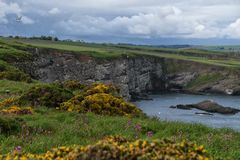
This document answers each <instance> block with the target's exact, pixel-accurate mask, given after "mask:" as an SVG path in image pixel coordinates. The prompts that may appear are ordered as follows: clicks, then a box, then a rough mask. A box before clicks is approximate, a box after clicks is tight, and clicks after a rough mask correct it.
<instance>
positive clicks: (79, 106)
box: [59, 84, 142, 116]
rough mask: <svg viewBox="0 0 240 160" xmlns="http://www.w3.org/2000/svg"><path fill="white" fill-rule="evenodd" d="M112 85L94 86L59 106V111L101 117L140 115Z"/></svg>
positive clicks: (138, 110) (139, 111)
mask: <svg viewBox="0 0 240 160" xmlns="http://www.w3.org/2000/svg"><path fill="white" fill-rule="evenodd" d="M117 93H118V91H117V89H116V88H115V87H114V86H113V85H104V84H94V85H93V86H91V87H89V88H88V89H87V90H86V91H85V92H83V93H82V94H78V95H76V96H75V97H73V98H72V99H70V100H69V101H67V102H63V103H62V104H61V105H60V108H59V109H60V110H67V111H77V112H79V113H86V112H93V113H96V114H103V115H121V116H123V115H125V116H130V115H131V116H132V115H133V116H137V115H140V114H142V112H141V110H140V109H138V108H137V107H136V106H135V105H133V104H131V103H129V102H126V101H125V100H124V99H123V98H122V97H117V96H114V95H116V94H117Z"/></svg>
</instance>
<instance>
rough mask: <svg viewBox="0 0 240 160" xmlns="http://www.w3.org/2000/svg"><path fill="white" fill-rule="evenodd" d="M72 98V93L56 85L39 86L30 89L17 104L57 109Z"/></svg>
mask: <svg viewBox="0 0 240 160" xmlns="http://www.w3.org/2000/svg"><path fill="white" fill-rule="evenodd" d="M72 97H73V94H72V92H70V91H69V90H66V89H62V88H59V87H58V86H56V85H50V84H41V85H36V86H33V87H32V88H30V89H29V90H28V91H27V92H26V93H24V94H23V95H22V96H21V97H20V98H19V101H18V102H19V104H29V103H30V104H31V105H32V106H46V107H58V106H59V105H60V104H61V103H62V102H65V101H67V100H69V99H70V98H72Z"/></svg>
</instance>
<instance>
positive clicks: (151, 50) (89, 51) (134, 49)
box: [0, 38, 240, 68]
mask: <svg viewBox="0 0 240 160" xmlns="http://www.w3.org/2000/svg"><path fill="white" fill-rule="evenodd" d="M0 40H1V41H3V42H5V43H7V44H10V45H12V46H16V45H18V46H19V45H20V46H21V47H23V46H26V47H39V48H51V49H58V50H64V51H70V52H75V53H77V54H86V55H90V56H93V57H97V58H114V57H120V56H122V55H125V56H130V57H131V56H139V55H150V56H156V57H163V58H170V59H179V60H187V61H194V62H199V63H206V64H211V65H217V66H224V67H232V68H240V55H239V56H236V54H226V53H225V52H220V51H210V48H209V49H208V50H206V49H207V48H208V47H206V48H199V49H194V48H176V49H175V48H159V47H154V46H137V45H126V44H121V45H115V44H95V43H81V42H63V41H57V42H55V41H46V40H30V39H6V38H4V39H0ZM239 47H240V46H239ZM236 48H237V46H236Z"/></svg>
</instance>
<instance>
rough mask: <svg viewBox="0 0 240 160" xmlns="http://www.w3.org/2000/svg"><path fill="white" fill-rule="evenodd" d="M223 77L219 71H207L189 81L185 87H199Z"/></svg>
mask: <svg viewBox="0 0 240 160" xmlns="http://www.w3.org/2000/svg"><path fill="white" fill-rule="evenodd" d="M221 79H223V75H221V74H220V73H212V74H210V73H207V74H203V75H199V76H197V77H196V78H195V79H194V80H193V81H191V82H190V83H189V84H188V86H186V88H188V89H193V87H200V86H202V85H205V84H211V83H212V82H217V81H219V80H221Z"/></svg>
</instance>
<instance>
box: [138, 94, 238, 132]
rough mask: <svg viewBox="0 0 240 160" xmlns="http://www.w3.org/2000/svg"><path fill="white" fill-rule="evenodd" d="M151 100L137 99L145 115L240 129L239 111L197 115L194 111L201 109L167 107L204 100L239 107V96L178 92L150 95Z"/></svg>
mask: <svg viewBox="0 0 240 160" xmlns="http://www.w3.org/2000/svg"><path fill="white" fill-rule="evenodd" d="M150 98H152V99H153V100H150V101H146V100H142V101H138V102H136V105H137V106H139V107H140V108H141V109H142V110H143V111H144V112H145V113H146V114H147V115H150V116H158V117H159V118H160V119H162V120H168V121H183V122H190V123H201V124H205V125H208V126H210V127H215V128H223V127H226V128H232V129H235V130H240V113H238V114H235V115H222V114H217V113H214V115H213V116H211V115H197V114H195V113H196V112H204V111H201V110H197V109H193V110H181V109H172V108H169V107H170V106H172V105H177V104H192V103H198V102H201V101H204V100H213V101H215V102H217V103H218V104H221V105H223V106H225V107H233V108H238V109H240V96H224V95H191V94H180V93H167V94H159V95H150Z"/></svg>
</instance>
